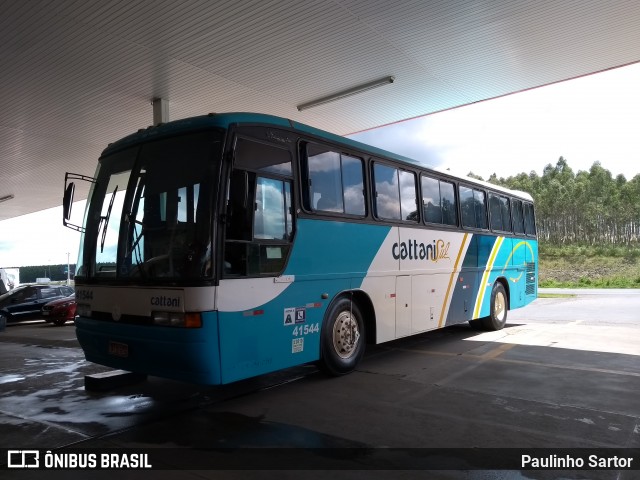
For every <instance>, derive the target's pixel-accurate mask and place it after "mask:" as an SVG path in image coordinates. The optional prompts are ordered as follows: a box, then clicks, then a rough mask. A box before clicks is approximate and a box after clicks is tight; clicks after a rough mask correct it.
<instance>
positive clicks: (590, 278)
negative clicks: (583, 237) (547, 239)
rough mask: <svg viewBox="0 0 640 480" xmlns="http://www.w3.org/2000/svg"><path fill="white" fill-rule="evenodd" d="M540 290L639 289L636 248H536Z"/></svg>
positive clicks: (639, 249) (639, 252) (639, 262)
mask: <svg viewBox="0 0 640 480" xmlns="http://www.w3.org/2000/svg"><path fill="white" fill-rule="evenodd" d="M539 269H540V287H543V288H640V247H635V248H628V247H618V246H607V247H602V246H596V247H590V246H582V245H565V246H560V247H553V246H548V245H541V248H540V265H539Z"/></svg>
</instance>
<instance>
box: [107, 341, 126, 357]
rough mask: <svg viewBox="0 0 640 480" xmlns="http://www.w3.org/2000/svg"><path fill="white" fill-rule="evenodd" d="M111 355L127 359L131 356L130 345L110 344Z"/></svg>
mask: <svg viewBox="0 0 640 480" xmlns="http://www.w3.org/2000/svg"><path fill="white" fill-rule="evenodd" d="M109 355H114V356H116V357H125V358H126V357H128V356H129V345H127V344H126V343H119V342H109Z"/></svg>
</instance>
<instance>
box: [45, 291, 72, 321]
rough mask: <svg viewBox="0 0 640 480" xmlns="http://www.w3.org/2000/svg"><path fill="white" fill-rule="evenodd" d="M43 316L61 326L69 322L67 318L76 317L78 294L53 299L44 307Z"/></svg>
mask: <svg viewBox="0 0 640 480" xmlns="http://www.w3.org/2000/svg"><path fill="white" fill-rule="evenodd" d="M42 316H43V317H44V319H45V320H46V321H47V322H50V323H53V324H54V325H58V326H59V327H60V326H62V325H64V324H65V323H67V320H73V319H74V318H76V294H75V293H73V294H71V295H69V296H68V297H64V298H59V299H58V300H53V301H52V302H49V303H47V304H46V305H45V306H44V307H42Z"/></svg>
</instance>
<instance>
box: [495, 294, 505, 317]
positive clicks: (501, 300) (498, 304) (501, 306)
mask: <svg viewBox="0 0 640 480" xmlns="http://www.w3.org/2000/svg"><path fill="white" fill-rule="evenodd" d="M506 303H507V302H506V299H505V297H504V294H503V293H502V292H496V296H495V299H494V302H493V317H494V318H495V319H496V320H498V321H500V322H502V321H504V317H505V315H506V314H507V308H506Z"/></svg>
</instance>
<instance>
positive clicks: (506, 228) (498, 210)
mask: <svg viewBox="0 0 640 480" xmlns="http://www.w3.org/2000/svg"><path fill="white" fill-rule="evenodd" d="M489 214H490V217H491V230H494V231H496V230H497V231H502V232H510V231H511V214H510V209H509V199H508V198H507V197H503V196H502V195H496V194H494V193H490V194H489Z"/></svg>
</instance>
